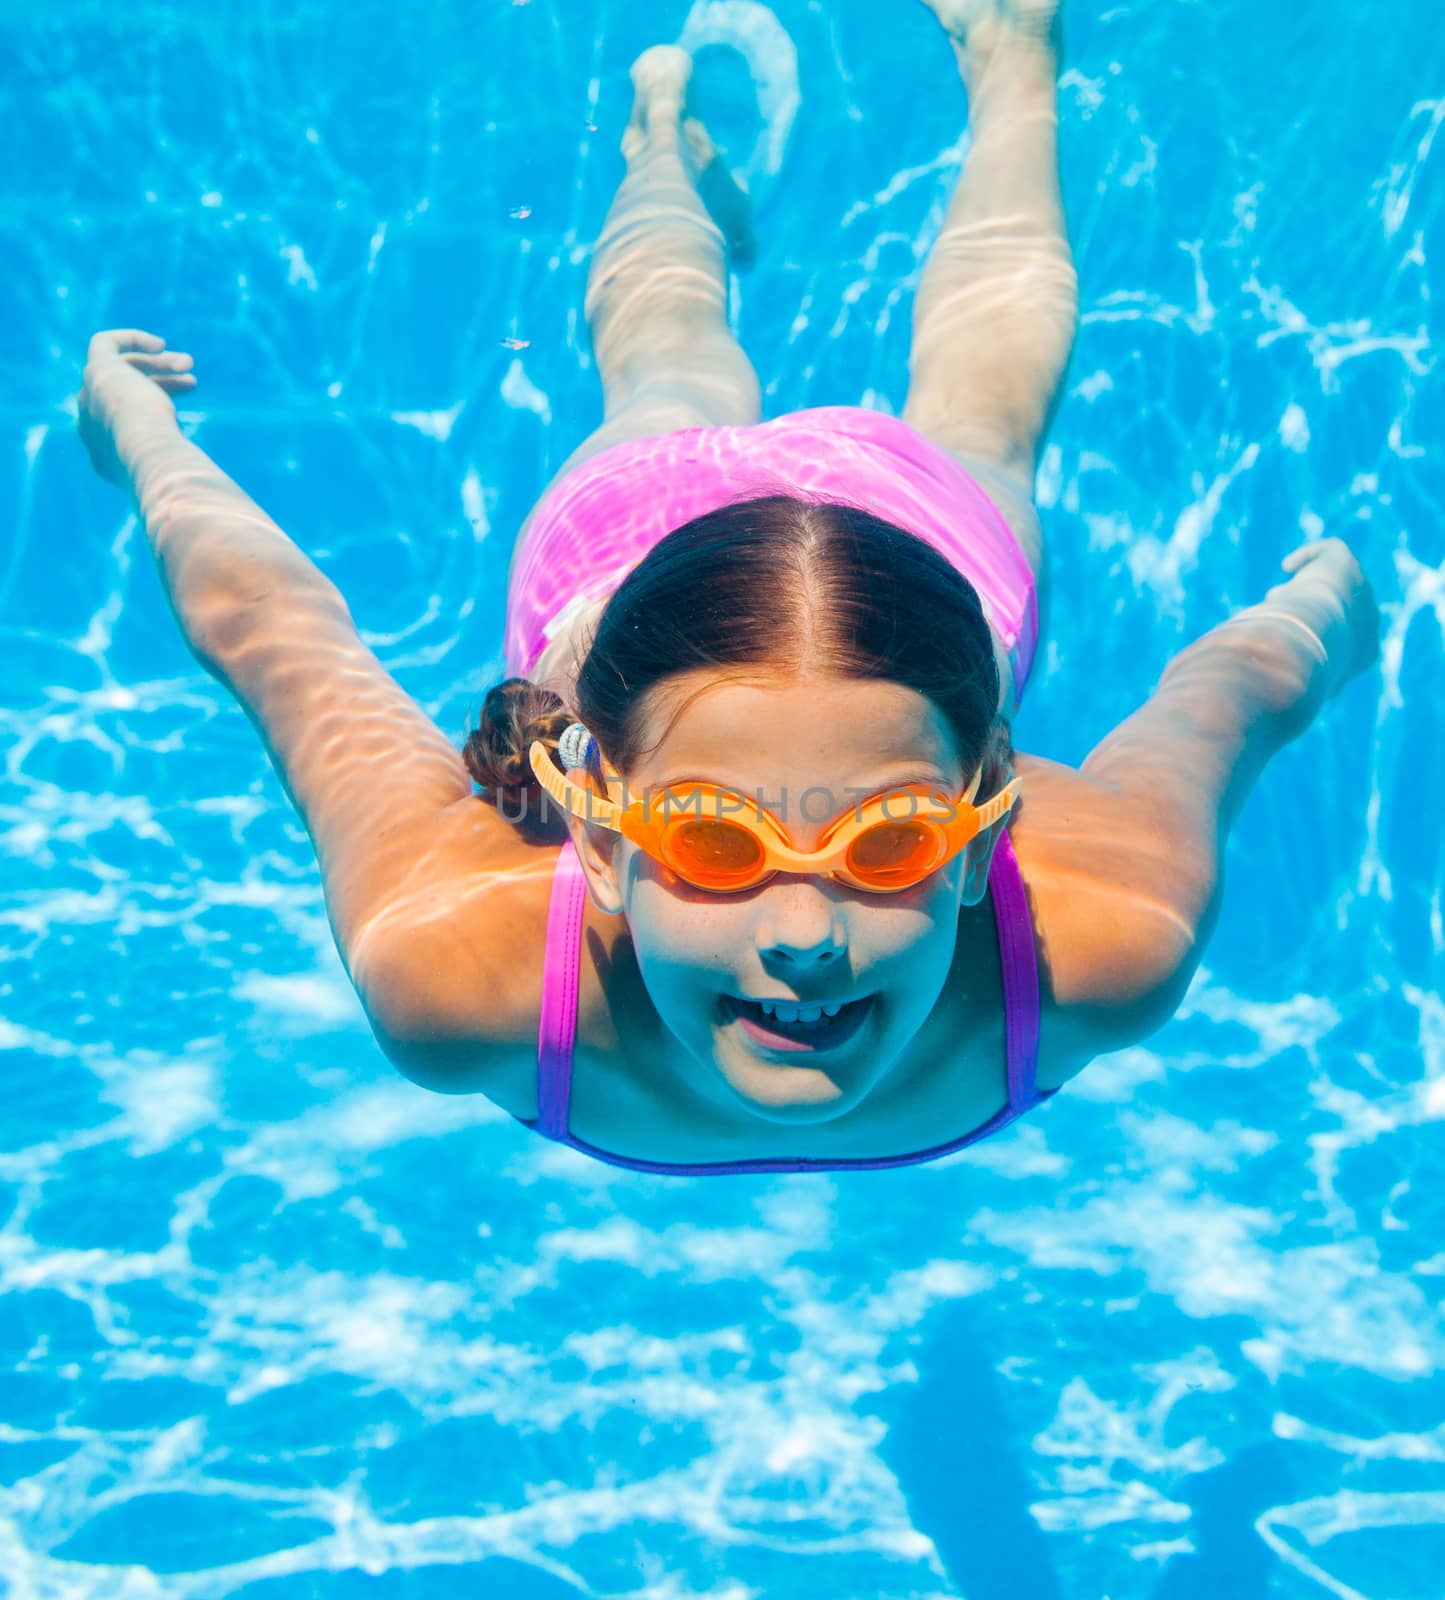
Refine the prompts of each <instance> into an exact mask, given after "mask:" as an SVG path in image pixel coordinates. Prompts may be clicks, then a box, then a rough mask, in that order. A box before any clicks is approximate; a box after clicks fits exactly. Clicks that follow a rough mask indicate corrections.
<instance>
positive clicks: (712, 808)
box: [530, 730, 1023, 894]
mask: <svg viewBox="0 0 1445 1600" xmlns="http://www.w3.org/2000/svg"><path fill="white" fill-rule="evenodd" d="M569 731H570V730H569ZM530 760H531V764H532V771H533V772H535V773H536V775H537V781H538V782H539V783H540V784H541V785H542V787H543V788H544V789H545V790H546V791H547V793H548V794H549V795H551V797H552V799H553V800H554V801H556V803H557V805H558V806H559V807H560V808H561V809H562V810H563V811H566V812H570V813H571V814H572V815H573V816H575V817H583V818H585V819H586V820H587V821H588V822H595V823H597V824H599V825H600V826H601V827H604V828H610V829H612V831H613V832H614V833H620V834H621V835H622V837H623V838H624V839H630V840H631V841H632V843H633V844H635V845H637V846H638V848H639V849H642V850H645V851H646V852H647V854H648V855H650V856H651V857H652V858H653V860H655V861H660V862H661V863H662V864H663V866H665V867H667V868H669V869H670V870H671V871H673V872H675V873H676V874H677V876H678V877H679V878H681V879H682V880H683V881H684V882H685V883H690V884H691V885H692V886H693V887H694V888H695V889H707V890H711V891H712V892H713V893H714V894H733V893H736V892H737V891H739V890H742V889H755V888H756V887H757V886H758V885H759V884H761V883H766V882H767V881H768V879H770V878H771V877H773V876H774V875H775V874H776V873H779V872H796V873H806V874H813V875H818V876H826V877H829V878H832V879H834V880H835V881H836V882H838V883H845V884H847V885H848V886H849V887H850V888H852V889H863V890H865V891H867V892H868V893H869V894H895V893H897V892H898V891H899V890H900V889H909V888H912V886H913V885H914V884H915V883H920V882H922V880H923V879H924V878H926V877H927V876H928V875H929V874H930V873H932V872H937V871H938V869H939V868H940V867H941V866H943V865H944V863H945V862H947V861H951V860H952V859H953V857H954V856H956V855H957V854H958V853H959V851H960V850H962V849H963V848H964V846H965V845H966V844H967V843H968V842H969V840H970V839H972V838H973V837H974V836H975V835H976V834H979V833H981V832H982V831H983V830H984V829H985V828H988V827H991V826H992V825H993V824H994V823H995V822H997V821H998V820H999V818H1000V817H1003V816H1007V814H1008V812H1009V810H1010V809H1011V808H1012V806H1013V803H1014V801H1015V800H1016V799H1017V798H1018V795H1019V791H1020V790H1021V788H1022V786H1023V781H1022V779H1019V778H1014V779H1012V780H1011V781H1010V782H1009V783H1008V784H1006V785H1005V786H1004V788H1002V789H1000V790H999V792H998V793H997V794H996V795H994V797H993V798H992V799H991V800H988V801H986V802H985V803H984V804H983V805H981V806H975V805H974V804H973V797H974V795H975V794H977V793H978V786H979V782H980V780H981V779H982V777H983V771H982V768H980V770H979V771H978V772H977V773H976V774H975V775H974V780H973V782H972V784H970V786H969V788H968V792H967V793H966V794H963V795H959V796H957V797H953V796H950V795H949V794H948V792H947V791H946V790H943V789H939V788H937V787H936V786H932V785H929V784H917V783H915V784H901V785H899V786H898V787H896V788H892V789H885V790H883V791H881V792H880V793H878V794H875V795H872V796H871V797H869V798H867V799H864V800H860V801H859V802H858V803H857V804H856V805H855V806H853V807H850V808H849V810H848V811H846V812H844V814H843V815H842V816H840V817H837V818H835V819H834V821H833V822H831V823H830V824H829V825H828V827H827V828H826V829H825V830H824V832H823V835H822V837H821V838H820V839H819V840H818V847H817V849H816V850H807V851H802V850H795V849H794V848H793V842H792V840H791V839H790V838H789V836H788V831H787V829H786V828H785V827H784V826H783V824H782V822H781V821H779V820H778V818H777V817H775V816H774V815H773V814H772V812H770V811H768V810H767V809H766V808H765V807H764V806H763V805H762V804H761V803H760V802H759V801H758V800H751V799H749V798H748V797H747V796H746V795H742V794H739V793H738V791H737V790H735V789H724V788H722V787H720V786H719V785H718V784H715V783H707V782H704V781H702V780H694V779H685V780H681V781H679V782H676V783H671V784H669V785H668V786H667V788H665V789H663V790H661V791H659V792H657V793H651V792H649V793H646V794H645V795H644V797H643V798H642V799H641V800H638V801H634V802H633V803H632V804H631V805H627V806H620V805H618V804H617V803H616V802H615V801H614V800H610V799H607V798H605V797H604V796H602V795H599V794H596V793H595V792H594V791H592V790H591V789H580V790H579V789H578V788H577V787H576V786H575V785H573V784H572V783H570V782H568V780H567V779H566V778H564V777H563V776H562V774H561V773H560V772H559V771H558V770H557V768H556V766H555V765H554V764H553V762H552V758H551V756H550V754H549V753H548V750H547V747H546V745H544V744H543V743H542V741H541V740H540V739H537V740H534V741H533V743H532V746H531V750H530ZM578 764H579V765H580V763H578ZM603 777H604V779H605V780H607V781H609V782H611V781H613V780H620V777H621V775H620V774H619V773H615V772H610V773H604V774H603ZM810 792H812V791H810Z"/></svg>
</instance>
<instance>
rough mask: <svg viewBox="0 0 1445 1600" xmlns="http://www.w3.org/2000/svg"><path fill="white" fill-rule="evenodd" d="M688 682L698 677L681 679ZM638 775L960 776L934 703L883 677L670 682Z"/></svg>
mask: <svg viewBox="0 0 1445 1600" xmlns="http://www.w3.org/2000/svg"><path fill="white" fill-rule="evenodd" d="M679 676H680V677H691V676H692V675H679ZM647 709H648V712H649V717H648V724H649V725H648V729H647V732H648V737H647V738H646V739H644V741H643V748H644V755H643V757H642V759H641V761H640V763H639V772H641V771H642V770H644V769H645V771H646V772H647V773H648V774H649V775H650V776H651V777H652V778H654V779H655V780H660V781H666V778H667V776H668V775H670V774H674V773H675V774H677V775H679V776H680V775H683V772H682V769H691V771H692V773H693V775H697V776H701V775H702V774H704V773H707V774H708V775H715V776H716V777H717V779H718V780H719V781H721V780H722V778H723V776H724V772H727V773H730V774H732V776H733V779H734V781H752V780H753V779H754V778H756V779H757V780H758V781H764V780H765V779H766V777H767V775H768V773H770V772H773V773H780V772H783V771H789V772H793V773H796V774H800V775H801V774H803V773H804V772H809V771H811V772H821V771H827V772H830V773H834V774H835V775H842V776H840V781H844V782H847V781H852V780H851V778H850V777H849V776H847V775H850V774H851V775H856V776H857V780H858V781H860V782H867V781H870V780H871V778H873V777H877V778H879V779H880V780H881V781H883V782H890V781H894V775H893V773H892V771H891V770H890V769H892V768H895V767H901V766H906V767H908V768H910V769H918V770H920V772H921V771H922V770H923V769H930V768H931V769H932V771H931V773H930V774H929V776H930V777H931V778H936V779H937V780H938V781H944V782H949V781H954V780H956V779H957V778H959V777H960V776H961V767H960V763H959V759H958V752H957V748H956V744H955V741H954V738H953V735H952V731H951V729H950V728H949V726H948V723H947V720H946V718H945V717H944V716H943V714H942V712H941V711H940V710H939V709H938V707H937V706H936V705H934V703H933V702H932V701H931V700H929V699H928V698H927V696H925V695H922V694H920V693H919V692H918V691H917V690H915V689H909V688H907V687H905V686H904V685H902V684H897V683H891V682H888V681H886V680H883V679H873V678H869V679H838V678H814V679H796V678H793V679H769V678H754V679H748V680H738V679H729V680H727V681H723V682H718V681H716V679H714V680H712V681H708V680H707V679H706V678H703V679H701V681H693V682H679V681H678V680H670V681H669V683H668V684H667V685H666V686H664V688H663V689H662V690H660V691H659V692H658V693H657V695H656V697H655V699H654V701H653V703H652V704H651V705H649V706H648V708H647Z"/></svg>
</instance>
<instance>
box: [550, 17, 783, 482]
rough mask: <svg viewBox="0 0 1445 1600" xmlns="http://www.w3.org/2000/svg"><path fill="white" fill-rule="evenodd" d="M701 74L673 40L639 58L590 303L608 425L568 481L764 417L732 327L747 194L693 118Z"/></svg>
mask: <svg viewBox="0 0 1445 1600" xmlns="http://www.w3.org/2000/svg"><path fill="white" fill-rule="evenodd" d="M691 74H692V57H691V56H689V55H688V54H687V52H686V51H685V50H680V49H678V48H677V47H676V46H675V45H655V46H654V47H653V48H652V49H650V50H646V51H644V52H643V53H642V55H640V56H639V57H638V58H637V60H636V61H635V62H634V63H633V67H632V82H633V87H634V90H635V99H634V102H633V110H632V119H631V121H630V123H629V124H628V127H627V131H626V133H625V134H624V135H623V139H622V154H623V157H624V158H625V160H626V162H627V173H626V176H625V177H624V178H623V180H622V186H621V188H620V189H619V190H618V191H617V197H616V199H615V200H614V201H613V202H612V208H611V210H610V211H609V212H608V213H607V219H606V221H605V222H604V223H603V226H602V235H601V237H600V238H599V239H598V241H597V244H596V246H595V248H594V250H593V254H592V264H591V268H590V270H589V272H588V277H587V297H586V301H585V308H586V313H587V321H588V323H589V325H590V327H591V330H592V346H593V350H594V352H595V354H596V357H597V366H598V370H599V373H600V376H601V378H602V394H603V407H604V409H603V416H604V420H603V423H602V426H601V427H600V428H599V429H598V430H597V432H595V433H594V434H592V435H591V437H590V438H588V439H586V440H585V441H584V442H583V443H582V445H581V446H580V447H579V448H578V449H577V450H575V451H574V452H573V454H572V455H571V456H570V457H569V458H568V460H567V461H566V462H564V463H563V466H562V468H561V469H560V471H559V472H558V474H557V476H559V477H560V476H561V475H562V473H563V472H566V471H567V470H568V469H569V468H571V467H573V466H575V465H576V464H577V462H579V461H581V460H582V459H584V458H585V457H586V456H589V455H594V454H595V453H596V452H597V451H599V450H605V449H606V448H607V447H608V446H609V445H614V444H618V443H620V442H621V441H622V440H624V439H632V438H637V437H639V436H641V435H646V434H654V433H668V432H671V431H672V430H673V429H676V428H695V427H709V426H719V425H723V424H728V423H748V422H756V421H757V420H758V418H759V415H760V412H761V405H762V393H761V390H760V388H759V385H758V379H757V374H756V373H755V372H754V371H753V368H752V363H751V362H750V361H749V360H748V358H747V356H746V355H744V354H743V350H742V347H741V346H740V345H739V344H738V342H737V340H736V339H735V338H734V337H733V335H732V332H731V330H730V329H729V328H728V321H727V287H728V275H727V257H728V254H729V252H730V251H731V253H732V254H733V255H734V257H735V258H738V259H744V258H746V256H747V255H749V254H750V251H751V234H750V232H749V224H748V208H747V199H746V196H745V195H744V194H743V193H742V191H741V190H739V189H738V188H737V187H736V185H735V184H733V183H732V181H731V179H730V178H729V177H728V176H727V173H726V169H725V167H724V165H723V163H722V162H721V161H720V160H718V159H716V155H715V152H714V151H713V148H712V144H711V141H710V140H709V139H708V136H707V132H706V130H705V129H704V128H703V126H702V124H701V123H700V122H698V121H697V120H696V119H694V118H690V117H689V118H685V117H684V103H685V100H686V96H687V85H688V79H689V78H690V76H691ZM703 196H706V197H707V203H706V204H704V200H703ZM714 218H716V220H714ZM720 224H721V225H720ZM724 230H726V233H725V232H724Z"/></svg>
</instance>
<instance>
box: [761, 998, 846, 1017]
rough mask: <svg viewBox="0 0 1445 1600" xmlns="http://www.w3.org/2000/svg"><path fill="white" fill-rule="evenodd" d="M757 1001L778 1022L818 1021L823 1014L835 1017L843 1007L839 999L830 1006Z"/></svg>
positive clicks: (780, 1001)
mask: <svg viewBox="0 0 1445 1600" xmlns="http://www.w3.org/2000/svg"><path fill="white" fill-rule="evenodd" d="M757 1003H758V1005H760V1006H761V1007H762V1009H763V1012H764V1013H765V1015H767V1016H770V1017H776V1018H777V1019H778V1021H779V1022H818V1021H820V1020H821V1019H822V1018H823V1017H824V1016H829V1017H836V1016H837V1015H838V1013H839V1012H840V1011H841V1010H842V1009H843V1002H842V1001H841V1000H840V1001H839V1002H838V1003H837V1005H831V1006H825V1005H809V1006H804V1005H798V1004H797V1003H796V1002H793V1001H788V1000H759V1001H758V1002H757Z"/></svg>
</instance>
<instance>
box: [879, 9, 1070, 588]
mask: <svg viewBox="0 0 1445 1600" xmlns="http://www.w3.org/2000/svg"><path fill="white" fill-rule="evenodd" d="M926 3H927V4H928V5H929V7H930V9H931V10H933V11H934V12H935V13H936V14H937V16H938V18H939V20H940V21H941V22H942V23H943V24H944V26H945V27H946V28H947V29H948V32H949V35H950V38H951V39H952V41H953V48H954V51H955V54H956V55H957V57H958V63H959V67H960V69H961V70H962V73H963V81H964V86H965V88H966V90H967V92H968V114H969V128H970V133H971V136H972V137H971V143H970V146H969V151H968V156H967V159H966V160H965V162H964V168H963V173H962V176H961V177H960V178H959V181H958V186H957V188H956V189H955V191H954V195H953V199H952V201H951V202H950V204H949V208H948V213H947V215H946V217H945V218H944V224H943V231H942V232H941V233H940V234H939V236H938V239H937V241H936V243H935V244H934V246H933V249H932V251H931V253H930V255H929V257H928V261H927V263H926V265H925V267H924V271H923V276H922V279H921V281H920V283H919V287H918V295H917V300H916V303H915V306H914V313H913V349H912V353H911V357H910V384H909V390H908V400H907V403H906V405H905V407H904V411H903V415H904V417H905V419H906V420H907V421H908V422H910V423H911V424H912V425H913V426H914V427H916V428H917V429H918V430H919V432H920V433H923V434H926V435H927V436H928V437H929V438H931V439H933V440H934V441H935V443H937V444H940V445H942V446H943V447H944V448H945V449H948V450H950V451H952V452H953V453H954V454H955V455H957V456H959V457H960V458H961V459H962V460H963V461H964V464H965V465H966V466H967V467H968V468H969V470H970V471H972V472H974V474H975V476H977V477H978V478H979V479H980V481H981V482H982V483H983V484H984V487H985V488H986V489H988V490H989V492H990V493H991V494H993V495H994V497H995V498H996V499H997V500H998V503H999V508H1000V510H1002V511H1003V513H1004V515H1005V517H1006V518H1007V519H1008V521H1009V522H1010V524H1011V525H1012V526H1013V529H1014V533H1015V535H1016V536H1017V537H1018V540H1019V543H1020V545H1021V546H1022V547H1023V551H1024V554H1025V556H1026V557H1027V558H1028V561H1029V564H1030V566H1031V567H1032V568H1033V570H1034V577H1035V580H1036V581H1037V582H1038V584H1039V590H1040V609H1041V612H1042V609H1043V607H1044V604H1045V600H1044V596H1045V592H1046V583H1045V574H1044V571H1043V565H1044V563H1043V539H1042V534H1041V533H1040V530H1039V523H1038V517H1037V515H1036V514H1035V512H1034V509H1033V479H1034V470H1035V466H1036V462H1037V455H1038V450H1039V446H1040V444H1041V442H1042V439H1043V435H1044V432H1045V430H1046V428H1047V426H1048V422H1049V418H1050V416H1051V414H1052V411H1053V407H1054V404H1055V401H1056V399H1057V396H1058V391H1059V386H1060V381H1061V379H1062V377H1063V372H1064V367H1065V365H1066V363H1067V362H1068V358H1069V351H1070V348H1071V347H1072V345H1073V340H1074V330H1075V327H1076V325H1077V321H1078V280H1077V277H1076V275H1075V272H1074V262H1073V257H1072V255H1071V253H1070V250H1069V241H1068V237H1067V235H1066V233H1065V228H1064V212H1063V204H1062V200H1061V198H1060V194H1059V165H1058V106H1057V95H1056V87H1055V80H1056V76H1057V70H1058V58H1057V54H1056V20H1057V18H1056V13H1057V10H1058V0H926Z"/></svg>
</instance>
